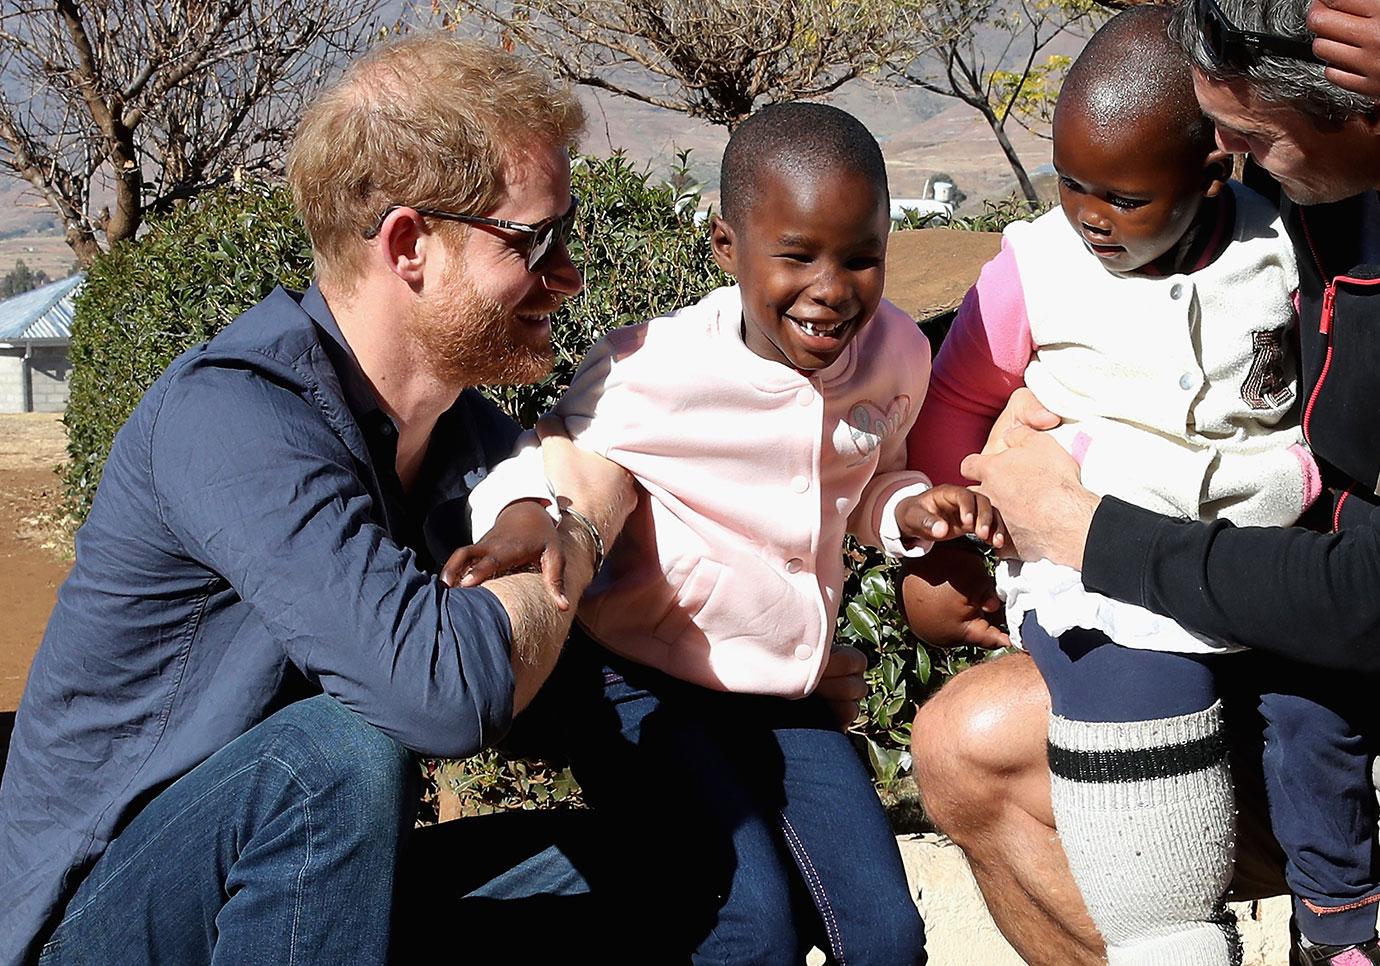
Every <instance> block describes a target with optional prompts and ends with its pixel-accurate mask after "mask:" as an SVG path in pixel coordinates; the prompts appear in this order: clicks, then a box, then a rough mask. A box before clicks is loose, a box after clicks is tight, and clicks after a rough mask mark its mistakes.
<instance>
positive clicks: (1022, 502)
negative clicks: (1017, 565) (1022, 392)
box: [961, 426, 1099, 570]
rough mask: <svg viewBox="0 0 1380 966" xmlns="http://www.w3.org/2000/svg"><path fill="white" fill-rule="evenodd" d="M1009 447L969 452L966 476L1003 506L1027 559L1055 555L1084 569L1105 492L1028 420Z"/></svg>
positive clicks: (1009, 437)
mask: <svg viewBox="0 0 1380 966" xmlns="http://www.w3.org/2000/svg"><path fill="white" fill-rule="evenodd" d="M1003 442H1004V444H1005V447H1006V448H1005V449H1003V450H1001V451H1000V452H996V453H990V454H977V455H973V456H969V457H968V458H967V459H965V460H964V461H963V467H962V469H961V472H962V473H963V475H964V476H966V477H968V478H969V479H972V480H977V481H978V489H979V491H981V492H982V493H985V494H986V495H987V496H988V497H990V498H991V500H992V502H993V503H994V504H995V505H997V506H999V507H1001V513H1002V520H1003V521H1004V522H1005V525H1006V531H1007V533H1008V534H1010V536H1011V542H1012V546H1010V547H1008V550H1009V551H1014V552H1015V553H1016V554H1017V555H1018V556H1019V557H1020V558H1021V559H1022V560H1039V559H1042V558H1043V559H1046V560H1052V561H1054V562H1055V563H1060V564H1065V565H1066V566H1069V567H1073V568H1075V569H1078V570H1081V569H1083V544H1084V543H1085V542H1086V541H1087V539H1088V528H1089V526H1091V525H1092V518H1093V513H1094V511H1096V510H1097V504H1098V503H1099V498H1098V497H1097V496H1095V495H1093V494H1092V493H1089V492H1088V491H1087V490H1086V489H1084V488H1083V484H1082V482H1081V481H1080V479H1079V474H1078V464H1077V463H1075V462H1074V461H1073V457H1072V456H1070V455H1069V454H1068V453H1066V452H1064V448H1063V447H1062V446H1060V445H1059V444H1058V443H1057V442H1056V441H1055V440H1054V438H1053V437H1051V436H1050V435H1048V434H1047V433H1041V432H1037V431H1035V430H1033V429H1031V428H1029V427H1028V426H1015V427H1013V428H1012V429H1011V430H1009V431H1008V432H1007V434H1006V436H1005V438H1004V440H1003Z"/></svg>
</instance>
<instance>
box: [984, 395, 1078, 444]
mask: <svg viewBox="0 0 1380 966" xmlns="http://www.w3.org/2000/svg"><path fill="white" fill-rule="evenodd" d="M1059 422H1060V420H1059V417H1058V416H1056V415H1055V414H1054V413H1052V412H1050V411H1049V410H1048V409H1046V408H1045V407H1044V404H1043V403H1041V402H1040V400H1038V399H1036V398H1035V394H1034V393H1033V392H1031V391H1030V390H1029V389H1027V388H1025V387H1024V386H1022V387H1021V388H1020V389H1017V390H1016V391H1015V392H1013V393H1012V394H1011V398H1010V399H1008V400H1007V401H1006V408H1005V409H1003V410H1002V411H1001V414H1000V415H999V416H997V421H996V422H995V423H993V424H992V431H991V432H990V433H988V434H987V445H985V446H983V447H982V452H983V453H984V454H991V453H1000V452H1001V451H1002V450H1004V449H1006V434H1007V432H1008V431H1010V430H1011V428H1012V427H1014V426H1029V427H1030V428H1031V429H1053V428H1054V427H1055V426H1058V425H1059Z"/></svg>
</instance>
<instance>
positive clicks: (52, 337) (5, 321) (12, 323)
mask: <svg viewBox="0 0 1380 966" xmlns="http://www.w3.org/2000/svg"><path fill="white" fill-rule="evenodd" d="M85 281H86V276H85V274H82V273H78V274H76V275H73V276H71V277H70V278H64V279H62V280H61V281H57V282H52V283H50V284H48V285H44V286H43V287H42V288H36V289H33V290H32V291H29V292H24V293H22V294H20V295H15V296H13V297H12V298H8V299H5V300H4V301H3V302H0V413H33V412H38V413H60V412H62V411H63V410H65V409H66V408H67V392H68V381H69V379H70V376H71V372H72V363H71V360H70V358H69V356H68V347H69V346H70V345H71V342H72V304H73V300H74V298H75V296H76V293H77V292H78V291H79V290H80V289H81V286H82V283H83V282H85Z"/></svg>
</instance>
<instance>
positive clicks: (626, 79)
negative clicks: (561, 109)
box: [450, 0, 915, 126]
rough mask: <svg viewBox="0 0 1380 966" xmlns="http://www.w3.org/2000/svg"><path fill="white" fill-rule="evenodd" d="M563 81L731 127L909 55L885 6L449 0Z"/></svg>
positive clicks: (889, 2) (900, 24)
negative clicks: (767, 108)
mask: <svg viewBox="0 0 1380 966" xmlns="http://www.w3.org/2000/svg"><path fill="white" fill-rule="evenodd" d="M450 2H453V3H454V4H455V5H456V6H455V9H456V10H457V11H458V12H459V13H461V14H465V15H469V16H471V17H475V18H478V19H480V20H482V21H484V22H487V23H488V24H490V25H491V26H493V27H495V28H497V30H498V31H499V33H500V35H501V36H502V37H503V39H504V40H505V41H507V42H510V43H515V44H520V45H522V46H523V47H526V48H527V49H528V50H530V51H531V52H533V53H534V54H536V55H537V56H538V57H540V58H541V59H542V60H543V61H545V62H546V63H547V64H548V65H549V66H550V68H551V69H552V70H553V71H554V72H555V73H557V74H558V75H560V76H562V77H564V78H566V79H567V80H569V81H571V82H573V83H576V84H584V85H587V86H590V87H596V88H599V89H601V90H607V91H611V92H613V93H616V94H620V95H622V96H625V97H630V98H634V99H636V100H639V101H642V102H644V103H647V104H654V105H656V106H658V107H662V108H667V109H670V110H673V111H678V112H680V113H682V114H686V115H689V116H691V117H698V118H703V119H705V120H707V121H710V122H712V123H715V124H723V125H727V126H732V125H734V124H736V123H737V122H739V121H741V120H742V119H743V118H745V117H747V116H748V115H749V114H751V113H752V112H753V110H755V109H756V108H757V107H759V106H761V105H762V104H764V103H776V102H779V101H785V100H796V99H802V98H811V97H819V96H821V95H823V94H827V93H829V92H830V91H833V90H836V89H837V88H838V87H839V86H840V85H842V84H844V83H847V82H848V81H849V80H852V79H854V78H856V77H860V76H863V75H865V74H870V73H878V72H880V71H881V70H883V69H884V67H885V65H887V64H888V63H889V62H891V61H893V60H897V59H907V60H908V59H910V58H911V57H913V56H914V54H915V48H914V43H915V34H914V31H913V30H912V29H911V28H910V24H909V20H908V15H907V12H906V11H905V10H904V9H903V8H902V6H901V5H898V4H897V3H895V2H893V0H850V2H846V3H839V2H837V0H786V2H780V0H771V2H765V3H764V2H762V0H450Z"/></svg>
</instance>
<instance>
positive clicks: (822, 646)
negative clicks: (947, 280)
mask: <svg viewBox="0 0 1380 966" xmlns="http://www.w3.org/2000/svg"><path fill="white" fill-rule="evenodd" d="M741 326H742V302H741V298H740V295H739V291H738V289H737V287H736V286H734V287H728V288H721V289H718V290H716V291H714V292H711V293H710V294H709V295H708V296H706V297H705V298H704V299H703V300H701V301H700V302H698V303H697V304H695V305H691V306H688V307H686V308H684V309H681V310H680V311H678V312H676V313H674V314H672V315H669V316H664V317H662V318H657V319H653V320H652V321H650V322H646V323H643V324H641V325H635V326H630V327H627V328H623V329H618V330H615V331H613V332H611V333H609V334H608V335H606V336H605V337H604V338H603V339H602V340H601V341H600V342H599V343H598V344H597V345H595V346H594V347H593V348H592V349H591V350H590V352H589V354H588V355H587V356H586V357H585V359H584V362H583V363H582V364H581V366H580V369H579V371H578V373H577V374H576V376H575V378H574V382H573V385H572V386H571V387H570V389H569V390H568V391H567V392H566V393H565V395H564V396H563V397H562V398H561V400H560V402H559V403H557V405H556V407H555V409H554V412H555V413H556V414H557V415H559V416H561V417H562V418H563V419H564V420H565V424H566V427H567V429H568V431H569V432H570V433H571V436H572V438H573V439H574V440H575V442H576V443H577V444H578V445H579V446H580V447H582V448H584V449H587V450H591V451H593V452H596V453H600V454H602V455H603V456H605V457H607V458H608V459H610V460H612V461H613V462H615V463H618V464H619V465H621V466H623V467H624V468H626V469H627V470H628V471H629V472H630V473H632V475H633V476H634V477H636V479H637V481H638V482H639V484H641V490H642V491H643V493H642V496H641V498H640V500H639V502H638V506H637V508H636V510H634V512H633V514H632V516H631V518H630V519H629V520H628V523H627V525H626V526H625V527H624V529H623V533H622V535H621V536H620V537H619V538H618V541H617V543H616V544H615V545H614V547H613V548H612V549H611V550H610V552H609V555H608V560H607V561H606V562H605V564H604V567H603V569H602V571H601V572H600V574H599V576H598V577H597V578H596V579H595V581H594V583H593V584H592V585H591V586H590V588H589V590H588V591H587V592H586V593H585V596H584V599H583V601H582V603H581V605H580V609H579V618H580V621H581V622H582V623H583V624H584V625H585V627H586V629H587V630H588V631H589V632H590V633H591V634H592V635H593V636H594V637H595V638H596V639H597V640H599V641H600V642H601V643H603V644H604V645H605V646H606V647H608V648H609V649H610V650H611V651H614V652H616V653H618V654H622V655H624V656H626V657H628V658H630V659H632V660H635V661H638V662H639V663H642V664H646V665H649V666H651V667H654V668H657V669H659V670H661V671H664V672H665V673H667V674H670V675H671V676H673V677H676V678H679V679H681V680H684V681H690V682H693V683H695V684H699V685H702V686H704V687H708V688H713V689H716V690H724V691H735V692H746V693H756V694H774V695H782V696H786V697H801V696H804V695H807V694H809V693H810V692H811V691H812V690H814V687H815V685H816V684H817V683H818V681H819V678H820V674H821V672H822V670H823V668H824V665H825V662H826V659H827V657H828V653H829V649H830V646H831V644H832V641H833V637H834V624H835V620H836V618H837V616H838V610H839V603H840V601H839V597H840V592H841V588H842V586H843V578H844V567H843V559H842V547H843V537H844V534H845V533H846V532H849V533H853V534H854V535H856V536H857V537H858V538H859V539H860V540H862V541H864V542H866V543H869V544H872V545H875V546H884V548H885V549H887V550H888V552H891V553H897V554H899V553H905V552H907V551H906V550H905V549H904V548H903V547H902V546H901V543H900V534H899V532H898V529H897V526H896V522H895V505H896V503H897V502H899V500H900V498H901V497H903V496H904V495H906V494H908V493H914V492H917V491H920V490H923V489H924V488H925V487H928V485H929V481H928V479H927V478H926V477H925V476H924V474H922V473H920V472H918V471H913V470H907V469H906V452H905V450H906V434H907V433H908V432H909V430H910V427H911V425H912V423H914V421H915V416H916V413H917V412H918V411H919V409H920V403H921V401H922V399H923V398H924V394H925V388H926V384H927V382H928V379H929V370H930V349H929V342H928V340H927V339H926V338H925V336H924V334H923V333H921V332H920V330H919V328H918V327H917V326H916V324H915V322H914V321H913V320H912V319H911V318H910V317H909V316H907V315H906V314H905V313H904V312H902V311H901V310H900V309H898V308H896V307H895V306H894V305H892V304H891V303H889V302H885V301H883V302H882V304H881V306H880V307H879V308H878V309H877V313H876V315H875V316H874V317H873V318H872V320H871V321H870V322H869V323H868V324H867V325H866V326H865V327H864V328H863V329H862V330H861V331H860V332H859V333H858V335H857V336H856V338H855V339H854V340H853V342H852V343H851V344H850V345H849V346H848V347H847V348H846V349H845V350H844V353H843V355H842V356H840V357H839V359H837V360H836V361H835V362H834V363H833V364H832V365H831V366H829V367H828V368H827V369H824V370H822V371H820V372H817V373H813V374H811V375H808V376H807V375H803V374H801V373H799V372H797V371H795V370H794V369H791V368H789V367H787V366H785V365H782V364H780V363H776V362H771V361H769V360H766V359H763V358H761V357H760V356H758V355H756V354H755V353H753V352H752V351H751V350H750V349H749V348H748V347H747V346H746V345H745V344H744V343H743V339H742V334H741ZM527 452H528V454H531V453H533V452H535V450H534V449H531V448H530V444H529V449H528V451H527ZM525 459H526V460H527V462H526V464H525V465H524V456H523V455H519V456H518V457H515V458H514V459H511V460H508V461H506V462H505V463H503V464H501V465H500V466H499V467H497V468H495V470H494V471H493V472H492V473H491V474H490V476H489V478H488V479H486V480H484V481H483V482H482V483H481V484H480V486H479V487H478V488H477V489H476V490H475V493H474V494H473V495H472V496H471V508H472V513H473V519H474V532H475V533H476V534H478V533H482V532H484V529H485V526H486V524H487V523H489V522H491V521H492V519H493V517H494V516H496V515H497V512H498V511H499V510H500V509H502V507H503V506H504V505H506V504H507V503H509V502H511V501H512V500H513V499H514V497H515V495H516V494H524V493H527V492H529V491H531V490H532V485H531V475H532V472H533V467H534V466H536V465H539V461H538V462H537V463H533V462H531V457H530V455H527V456H526V457H525ZM538 472H539V471H538ZM924 549H925V548H923V547H917V548H913V549H912V550H910V551H909V552H910V553H911V554H915V553H921V552H923V551H924Z"/></svg>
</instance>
